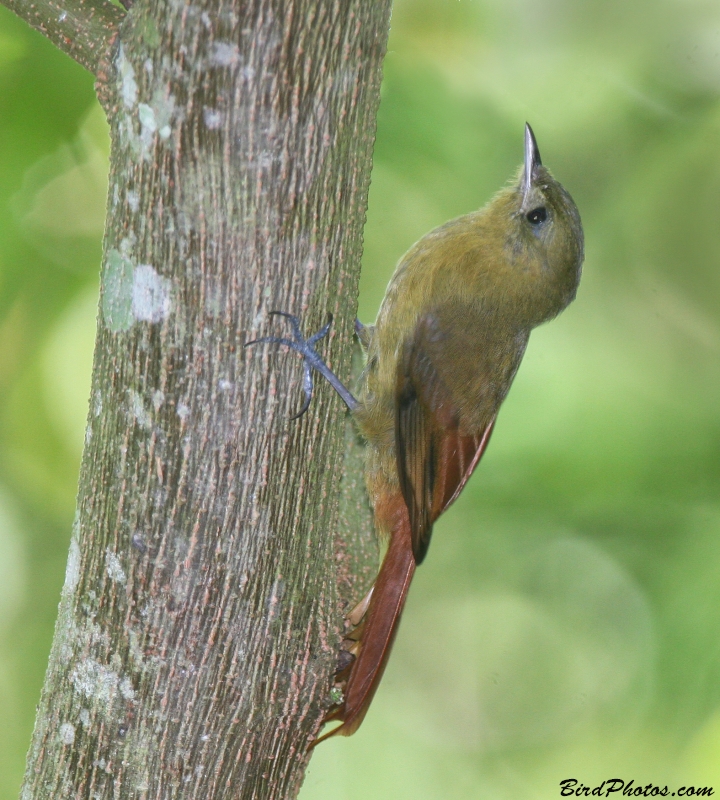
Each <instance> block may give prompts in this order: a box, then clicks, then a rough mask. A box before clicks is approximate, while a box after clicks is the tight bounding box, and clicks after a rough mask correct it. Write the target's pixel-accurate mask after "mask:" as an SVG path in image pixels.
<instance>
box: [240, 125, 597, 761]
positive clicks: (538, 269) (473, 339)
mask: <svg viewBox="0 0 720 800" xmlns="http://www.w3.org/2000/svg"><path fill="white" fill-rule="evenodd" d="M583 257H584V236H583V229H582V223H581V220H580V214H579V212H578V209H577V206H576V205H575V203H574V201H573V199H572V198H571V196H570V194H569V193H568V192H567V191H566V190H565V189H564V188H563V187H562V185H561V184H560V183H559V182H558V181H557V180H555V178H553V176H552V175H551V173H550V171H549V170H548V169H547V167H545V166H544V165H543V163H542V160H541V158H540V151H539V149H538V145H537V141H536V138H535V135H534V133H533V130H532V128H531V127H530V125H529V124H527V123H526V125H525V148H524V160H523V165H522V167H521V168H520V170H519V171H518V173H517V175H516V177H515V178H514V179H513V180H512V181H511V182H510V184H509V185H508V186H506V187H505V188H503V189H501V190H500V191H499V192H498V193H497V194H496V195H495V196H494V197H493V198H492V199H491V200H490V201H489V202H488V203H487V204H486V205H485V206H484V207H482V208H481V209H480V210H478V211H474V212H471V213H469V214H465V215H463V216H461V217H458V218H456V219H453V220H451V221H449V222H447V223H445V224H444V225H441V226H440V227H438V228H436V229H434V230H432V231H431V232H430V233H428V234H426V235H425V236H423V237H422V238H421V239H420V240H419V241H418V242H417V243H416V244H414V245H413V246H412V247H411V248H410V250H409V251H408V252H407V253H406V254H405V255H404V256H403V257H402V258H401V259H400V261H399V263H398V265H397V267H396V269H395V272H394V274H393V276H392V278H391V280H390V283H389V285H388V288H387V291H386V293H385V296H384V298H383V301H382V304H381V306H380V311H379V313H378V316H377V319H376V321H375V324H374V325H368V326H365V325H362V324H361V323H359V322H356V332H357V335H358V338H359V339H360V342H361V344H362V345H363V347H364V348H365V350H366V366H365V369H364V371H363V374H362V377H361V379H360V383H359V391H358V396H357V397H355V396H354V395H353V394H352V393H351V392H350V391H349V390H348V389H347V387H345V386H344V384H343V383H342V382H341V381H340V380H339V379H338V378H337V376H336V375H335V374H334V373H333V372H332V371H331V370H330V369H329V367H328V366H327V365H326V364H325V362H324V361H323V359H322V357H321V356H320V355H319V354H318V352H317V350H316V348H315V345H316V344H317V342H318V341H319V340H320V339H321V338H323V337H324V336H325V335H327V333H328V331H329V330H330V325H331V323H332V318H330V321H329V322H328V323H327V324H326V325H325V326H324V327H323V328H322V329H321V330H320V331H318V332H317V333H316V334H314V335H313V336H311V337H310V338H308V339H305V338H304V336H303V334H302V332H301V328H300V323H299V320H298V319H297V317H295V316H293V315H291V314H288V313H287V312H280V311H275V312H271V313H272V314H276V315H281V316H282V317H285V318H286V319H287V320H289V322H290V325H291V327H292V334H293V335H292V338H287V337H274V336H268V337H262V338H260V339H255V340H252V341H250V342H247V344H246V346H248V345H251V344H259V343H263V342H264V343H271V344H281V345H285V346H287V347H290V348H291V349H293V350H295V351H297V352H299V353H300V354H301V355H302V357H303V359H304V391H305V402H304V403H303V406H302V408H301V409H300V411H299V412H298V414H296V415H295V417H298V416H300V415H302V414H303V413H305V412H306V411H307V409H308V408H309V406H310V402H311V398H312V392H313V373H314V372H317V373H319V374H321V375H322V376H323V377H324V378H325V379H326V380H328V382H329V383H330V384H331V386H332V387H333V388H334V389H335V390H336V391H337V392H338V394H339V395H340V397H341V398H342V400H343V401H344V402H345V404H346V405H347V407H348V408H349V410H350V412H351V413H352V415H353V417H354V419H355V422H356V425H357V427H358V429H359V431H360V433H361V434H362V436H363V438H364V440H365V443H366V465H365V483H366V487H367V491H368V495H369V498H370V501H371V504H372V506H373V511H374V519H375V527H376V530H377V532H378V535H379V536H380V537H382V538H384V539H386V540H387V542H388V545H387V550H386V552H385V556H384V558H383V561H382V564H381V566H380V570H379V572H378V575H377V577H376V579H375V581H374V584H373V586H372V587H371V589H370V591H368V593H367V594H366V595H365V597H364V598H363V600H362V601H361V602H360V603H359V604H358V606H356V608H355V609H353V610H352V611H351V612H350V614H349V615H348V617H347V619H348V622H349V624H350V625H352V626H354V628H353V630H352V631H351V632H350V633H349V634H348V635H347V636H346V639H345V641H344V643H343V648H342V651H341V658H340V660H339V670H338V672H337V673H336V676H335V680H336V683H337V685H338V686H339V687H341V688H342V690H343V691H342V696H341V699H340V700H339V701H338V702H337V703H335V704H334V705H333V706H332V707H331V708H330V709H329V711H328V713H327V714H326V716H325V718H324V722H325V723H327V722H332V721H337V722H339V723H340V724H339V725H338V726H337V727H335V728H334V729H332V730H330V731H329V732H328V733H326V734H325V735H323V736H321V737H319V738H317V739H315V740H314V742H313V743H312V746H315V745H316V744H318V743H319V742H321V741H324V740H325V739H327V738H329V737H331V736H336V735H345V736H349V735H350V734H352V733H354V732H355V731H356V730H357V729H358V728H359V727H360V724H361V723H362V721H363V719H364V717H365V714H366V713H367V710H368V708H369V706H370V703H371V701H372V699H373V696H374V694H375V691H376V690H377V687H378V685H379V683H380V680H381V678H382V675H383V672H384V669H385V666H386V664H387V661H388V657H389V655H390V651H391V648H392V644H393V641H394V638H395V634H396V633H397V629H398V624H399V621H400V617H401V615H402V611H403V607H404V605H405V600H406V597H407V593H408V589H409V587H410V583H411V581H412V578H413V575H414V572H415V569H416V567H417V566H419V565H420V564H421V563H422V562H423V560H424V558H425V556H426V554H427V552H428V547H429V545H430V540H431V535H432V528H433V523H434V522H435V521H436V520H437V518H438V517H439V516H440V515H441V514H442V513H443V511H445V510H446V509H447V508H448V506H449V505H450V504H451V503H452V502H453V501H454V500H455V499H456V498H457V496H458V495H459V494H460V492H461V491H462V489H463V488H464V486H465V485H466V483H467V482H468V479H469V478H470V476H471V475H472V473H473V471H474V469H475V467H476V466H477V464H478V462H479V460H480V458H481V457H482V455H483V453H484V452H485V449H486V447H487V445H488V441H489V439H490V435H491V433H492V430H493V427H494V425H495V420H496V418H497V415H498V411H499V409H500V406H501V404H502V402H503V400H504V399H505V397H506V396H507V393H508V391H509V389H510V386H511V384H512V382H513V379H514V377H515V374H516V373H517V370H518V367H519V366H520V362H521V360H522V357H523V355H524V353H525V349H526V347H527V343H528V339H529V336H530V332H531V330H532V329H533V328H535V327H536V326H538V325H540V324H542V323H544V322H547V321H549V320H551V319H553V318H554V317H556V316H557V315H558V314H559V313H560V312H561V311H562V310H563V309H564V308H566V307H567V305H568V304H569V303H570V302H571V301H572V300H573V299H574V298H575V295H576V293H577V288H578V284H579V282H580V276H581V271H582V262H583Z"/></svg>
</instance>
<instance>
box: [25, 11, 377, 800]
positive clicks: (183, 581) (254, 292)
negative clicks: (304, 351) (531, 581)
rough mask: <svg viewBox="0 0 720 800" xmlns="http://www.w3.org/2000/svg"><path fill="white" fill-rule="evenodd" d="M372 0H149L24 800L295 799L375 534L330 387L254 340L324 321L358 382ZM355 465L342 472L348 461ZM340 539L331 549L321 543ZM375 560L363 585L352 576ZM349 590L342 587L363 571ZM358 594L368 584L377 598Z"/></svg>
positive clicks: (372, 97)
mask: <svg viewBox="0 0 720 800" xmlns="http://www.w3.org/2000/svg"><path fill="white" fill-rule="evenodd" d="M388 18H389V2H388V1H387V0H383V2H373V3H367V2H365V0H343V2H334V1H333V0H293V1H292V2H290V0H287V1H286V2H279V1H278V0H274V1H273V0H250V1H249V0H235V2H225V3H218V2H211V0H206V1H205V2H199V3H195V4H191V5H190V4H185V3H183V2H165V3H144V2H138V3H137V4H136V5H135V6H133V7H132V9H131V10H130V11H129V12H128V14H127V18H126V20H125V22H124V24H123V26H122V29H121V34H120V36H119V38H118V41H117V42H116V45H115V50H114V54H113V57H112V59H111V60H110V61H109V62H108V64H109V65H110V68H109V69H108V71H107V83H106V85H104V86H103V87H101V89H102V92H103V93H104V97H105V105H106V108H107V109H108V117H109V120H110V124H111V132H112V154H111V170H110V190H109V199H108V221H107V228H106V236H105V248H104V261H103V268H102V289H101V299H100V309H99V315H98V335H97V343H96V350H95V363H94V367H93V384H92V396H91V399H90V413H89V418H88V427H87V433H86V447H85V452H84V456H83V462H82V469H81V476H80V489H79V498H78V512H77V517H76V523H75V530H74V533H73V537H72V543H71V547H70V557H69V560H68V568H67V575H66V581H65V587H64V589H63V593H62V599H61V603H60V615H59V619H58V624H57V629H56V634H55V640H54V643H53V648H52V653H51V656H50V664H49V668H48V673H47V677H46V683H45V687H44V690H43V695H42V698H41V702H40V707H39V710H38V718H37V723H36V728H35V732H34V737H33V742H32V746H31V749H30V754H29V757H28V768H27V774H26V781H25V785H24V788H23V797H24V798H28V799H29V798H60V797H63V798H65V797H67V798H70V797H73V798H75V797H77V798H91V797H92V798H110V797H121V798H125V797H128V798H129V797H133V798H170V797H183V798H203V800H210V798H213V799H215V798H229V797H241V798H289V797H294V796H295V795H296V793H297V791H298V789H299V786H300V783H301V781H302V776H303V773H304V770H305V767H306V764H307V760H308V759H309V753H308V752H307V749H306V748H307V745H308V743H309V742H310V741H312V739H313V737H314V735H315V733H316V732H317V730H318V728H319V725H320V723H321V719H322V716H323V712H324V708H325V707H327V705H328V704H329V702H330V699H329V688H330V683H331V680H330V678H331V673H332V670H333V666H334V663H335V658H336V649H337V646H338V643H339V631H340V628H341V627H342V625H341V623H342V615H341V613H340V608H341V606H342V602H341V600H340V599H339V597H340V595H339V593H338V585H339V586H341V587H342V591H341V594H345V595H346V596H347V597H349V596H352V595H355V596H357V595H358V594H360V593H362V590H364V588H365V577H366V576H367V577H368V578H369V577H371V576H370V571H369V570H367V563H372V561H373V556H372V547H370V546H368V543H367V539H366V538H362V536H361V537H360V538H359V539H358V538H357V537H355V539H354V540H351V539H350V538H349V537H345V536H343V534H342V531H343V530H349V529H350V528H352V527H354V526H355V524H356V521H357V520H358V519H359V520H361V521H362V523H363V525H364V526H365V527H363V528H362V530H363V531H364V532H366V531H367V527H366V526H367V519H368V515H367V507H366V505H363V503H358V501H357V497H358V490H359V489H358V487H359V484H358V483H357V482H356V483H355V485H354V486H353V482H352V481H346V488H345V491H344V493H343V504H342V506H343V515H342V516H343V519H344V520H345V523H344V526H345V527H344V528H343V527H339V526H338V499H339V497H340V495H341V475H342V461H343V450H344V448H345V447H351V449H353V451H356V446H355V445H354V437H353V436H352V434H351V432H350V431H349V429H348V428H347V418H346V415H345V414H344V413H343V408H342V406H341V403H340V401H339V400H338V399H337V398H336V397H335V396H334V395H333V393H332V391H331V390H330V389H329V388H328V387H327V386H325V385H323V384H322V383H321V384H319V385H318V387H317V390H316V397H315V400H314V401H313V405H312V407H311V409H310V411H309V412H308V413H307V414H306V415H305V416H304V417H303V418H302V419H301V420H299V421H297V422H291V421H289V420H288V417H289V415H290V414H291V413H292V412H293V410H294V409H296V408H297V407H298V404H299V403H300V402H301V395H300V392H299V391H298V387H299V386H300V383H301V379H302V370H301V368H300V364H299V363H298V359H297V357H296V356H295V354H292V353H290V354H288V353H287V352H280V351H278V350H277V348H273V347H270V346H259V347H254V348H250V349H247V350H244V349H243V343H244V342H246V341H248V340H249V339H252V338H254V337H255V336H257V335H267V334H269V333H271V332H273V331H275V332H284V327H283V326H284V325H285V324H286V323H285V322H284V320H282V319H279V318H276V317H273V318H270V317H268V312H269V311H270V310H273V309H283V310H287V311H291V312H294V313H296V314H298V315H299V316H300V317H301V318H302V320H303V325H304V327H305V329H306V331H308V332H312V331H313V330H315V329H317V328H318V327H319V326H321V325H322V324H323V323H324V322H325V321H326V320H327V316H328V313H330V312H332V313H333V315H334V317H335V324H334V329H333V333H332V335H331V336H329V337H328V339H327V340H324V342H323V343H322V345H321V347H322V350H323V351H324V352H325V354H326V356H327V358H328V360H329V362H330V364H331V365H332V366H334V367H335V368H336V369H337V370H338V371H339V372H340V374H341V375H342V376H347V375H348V374H349V371H350V364H349V360H350V354H351V349H352V323H353V318H354V314H355V308H356V293H357V292H356V290H357V277H358V272H359V260H360V253H361V241H362V238H361V236H362V226H363V222H364V217H365V207H366V200H367V190H368V183H369V174H370V160H371V151H372V143H373V136H374V129H375V113H376V110H377V104H378V98H379V84H380V72H381V62H382V57H383V54H384V49H385V42H386V36H387V30H388ZM353 458H354V459H355V460H357V456H355V455H354V456H353ZM338 537H339V539H340V540H339V541H338ZM363 570H364V574H363ZM361 574H363V578H362V579H361V580H360V581H359V583H360V584H362V585H356V584H357V583H358V576H359V575H361ZM368 582H369V581H368Z"/></svg>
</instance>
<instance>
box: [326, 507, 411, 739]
mask: <svg viewBox="0 0 720 800" xmlns="http://www.w3.org/2000/svg"><path fill="white" fill-rule="evenodd" d="M403 510H404V511H405V513H403V514H401V515H400V520H399V521H398V524H397V526H396V527H395V529H394V530H393V531H392V533H391V535H390V545H389V547H388V550H387V553H386V554H385V558H384V559H383V563H382V566H381V567H380V572H379V573H378V576H377V579H376V580H375V588H374V590H373V594H372V599H371V600H370V606H369V608H368V610H367V614H366V615H365V618H364V620H363V622H362V628H361V631H362V632H361V635H360V640H359V642H360V650H359V653H358V655H357V658H356V659H355V661H354V662H353V664H352V666H351V667H350V668H349V669H350V674H349V677H348V679H347V684H346V686H345V692H344V699H343V702H342V703H341V704H340V705H339V706H338V707H337V708H334V709H331V711H330V713H329V714H328V715H327V716H326V717H325V722H333V721H339V722H342V725H339V726H338V727H337V728H334V729H333V730H331V731H330V732H328V733H326V734H325V735H324V736H321V737H320V738H319V739H316V740H315V741H314V742H313V743H312V745H311V746H312V747H314V746H315V745H317V744H320V742H322V741H325V739H328V738H330V737H331V736H335V735H340V736H350V735H351V734H353V733H355V731H356V730H357V729H358V728H359V727H360V723H361V722H362V721H363V719H364V717H365V714H366V713H367V710H368V708H369V707H370V703H371V702H372V699H373V697H374V695H375V691H376V690H377V688H378V685H379V684H380V679H381V678H382V675H383V672H384V671H385V665H386V664H387V660H388V656H389V655H390V650H391V649H392V645H393V641H394V639H395V634H396V633H397V628H398V623H399V622H400V616H401V615H402V610H403V607H404V605H405V598H406V597H407V593H408V589H409V588H410V582H411V581H412V577H413V574H414V573H415V558H414V556H413V551H412V544H411V537H410V523H409V520H408V516H407V511H406V510H405V509H403Z"/></svg>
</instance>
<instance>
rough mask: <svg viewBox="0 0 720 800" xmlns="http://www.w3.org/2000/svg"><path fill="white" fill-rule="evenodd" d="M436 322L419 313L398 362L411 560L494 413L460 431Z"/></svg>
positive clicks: (466, 471) (458, 486) (462, 477)
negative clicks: (444, 376) (444, 374)
mask: <svg viewBox="0 0 720 800" xmlns="http://www.w3.org/2000/svg"><path fill="white" fill-rule="evenodd" d="M442 349H443V348H442V334H441V333H440V332H439V328H438V325H437V321H436V320H435V318H434V317H433V316H432V315H430V314H428V315H425V316H424V317H422V318H421V319H420V320H419V322H418V324H417V327H416V329H415V332H414V335H413V336H412V338H411V339H410V340H409V341H408V343H407V344H406V346H405V349H404V352H403V355H402V358H401V359H400V363H399V366H398V376H397V388H396V418H395V447H396V458H397V467H398V476H399V479H400V488H401V491H402V494H403V497H404V498H405V503H406V505H407V508H408V514H409V517H410V529H411V534H412V547H413V554H414V556H415V562H416V563H417V564H420V563H421V562H422V560H423V559H424V558H425V554H426V553H427V549H428V546H429V545H430V536H431V534H432V525H433V522H435V520H436V519H437V518H438V517H439V516H440V514H442V512H443V511H444V510H445V509H446V508H447V507H448V506H449V505H450V503H452V502H453V500H455V498H456V497H457V496H458V494H460V491H461V490H462V488H463V487H464V486H465V484H466V483H467V481H468V479H469V478H470V476H471V475H472V473H473V470H474V469H475V467H476V466H477V463H478V461H479V460H480V457H481V456H482V454H483V451H484V450H485V447H486V446H487V443H488V440H489V438H490V434H491V432H492V427H493V424H494V421H495V418H494V415H493V417H492V419H490V420H489V421H488V422H487V424H486V425H485V426H484V427H483V428H482V429H481V430H479V431H477V432H474V433H471V434H468V433H464V434H463V433H461V432H460V421H461V419H460V416H461V415H460V409H458V408H457V407H456V406H455V404H454V403H453V399H452V397H451V395H450V392H449V391H448V388H447V386H446V385H445V383H444V382H443V380H442V378H441V375H440V370H439V369H438V365H437V359H438V358H440V357H441V356H440V353H441V351H442Z"/></svg>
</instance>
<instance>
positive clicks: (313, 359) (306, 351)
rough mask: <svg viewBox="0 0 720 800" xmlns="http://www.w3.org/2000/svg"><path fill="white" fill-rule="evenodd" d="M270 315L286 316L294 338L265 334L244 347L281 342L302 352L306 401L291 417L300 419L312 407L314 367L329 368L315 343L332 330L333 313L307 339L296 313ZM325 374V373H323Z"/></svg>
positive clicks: (273, 314) (283, 312) (272, 314)
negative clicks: (322, 325)
mask: <svg viewBox="0 0 720 800" xmlns="http://www.w3.org/2000/svg"><path fill="white" fill-rule="evenodd" d="M270 316H277V317H285V319H287V320H288V321H289V322H290V327H291V328H292V333H293V338H292V339H287V338H285V337H283V336H263V337H261V338H260V339H253V340H252V341H250V342H245V344H244V345H243V347H249V346H250V345H252V344H280V345H284V346H285V347H289V348H290V349H291V350H294V351H295V352H296V353H300V355H301V356H302V357H303V360H304V362H305V363H304V365H303V366H304V370H303V393H304V394H305V402H304V403H303V405H302V408H301V409H300V411H298V413H297V414H293V415H292V416H291V417H290V419H299V418H300V417H302V415H303V414H304V413H305V412H306V411H307V410H308V408H310V403H311V401H312V396H313V388H314V386H313V374H312V371H313V369H317V370H318V371H319V372H323V368H324V370H327V367H326V365H325V362H324V361H323V360H322V358H321V357H320V354H319V353H318V352H317V350H315V344H316V343H317V342H319V341H320V339H322V338H324V337H325V336H327V335H328V333H329V332H330V328H331V326H332V322H333V315H332V314H330V315H329V317H330V318H329V320H328V322H327V324H326V325H325V326H324V327H322V328H321V329H320V330H319V331H318V332H317V333H314V334H313V335H312V336H310V337H309V338H308V339H306V338H305V337H304V336H303V334H302V330H301V329H300V320H298V318H297V317H296V316H295V315H294V314H288V312H287V311H271V312H270ZM323 374H324V373H323Z"/></svg>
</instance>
